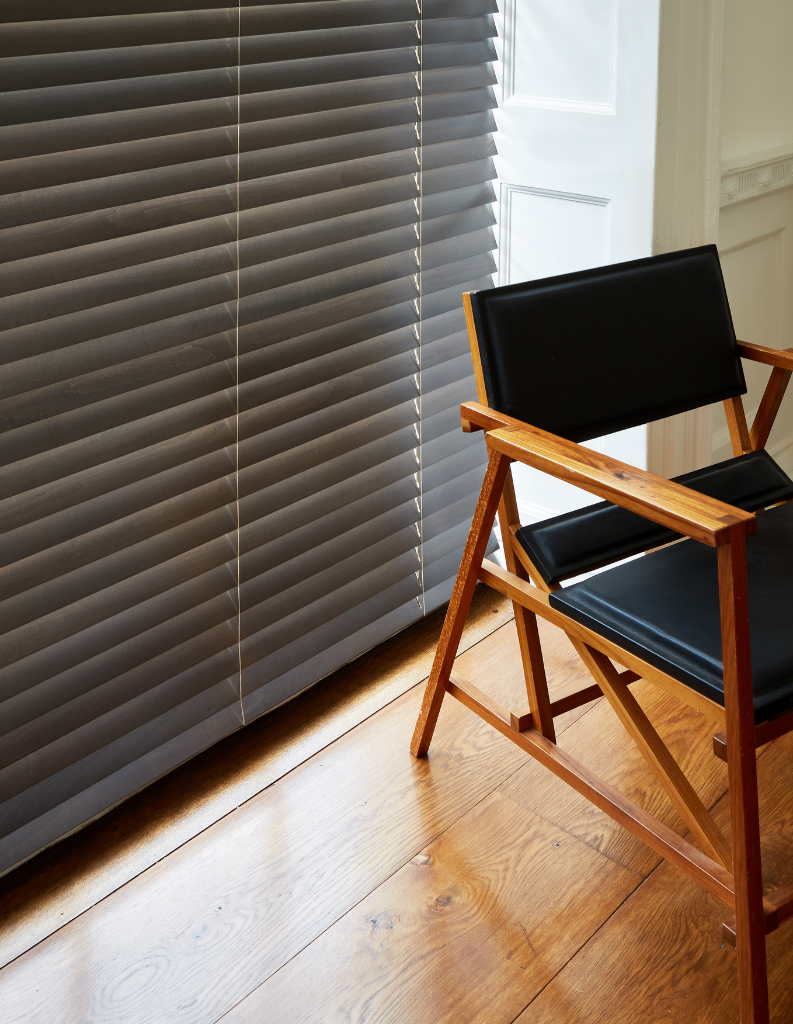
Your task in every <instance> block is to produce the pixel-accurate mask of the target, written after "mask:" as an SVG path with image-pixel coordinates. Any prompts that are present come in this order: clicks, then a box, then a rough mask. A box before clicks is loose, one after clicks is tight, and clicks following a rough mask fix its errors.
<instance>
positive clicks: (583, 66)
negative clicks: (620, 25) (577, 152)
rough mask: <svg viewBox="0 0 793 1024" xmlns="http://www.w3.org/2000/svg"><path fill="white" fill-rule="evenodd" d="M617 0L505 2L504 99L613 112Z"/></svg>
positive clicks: (590, 110)
mask: <svg viewBox="0 0 793 1024" xmlns="http://www.w3.org/2000/svg"><path fill="white" fill-rule="evenodd" d="M617 3H618V0H507V3H506V10H505V22H506V28H507V46H506V52H505V56H504V61H505V71H506V77H505V82H504V84H505V91H504V100H505V101H507V102H513V103H521V104H526V105H528V106H534V107H547V108H550V109H556V110H569V111H575V110H579V111H589V112H593V113H603V114H611V113H614V94H615V91H616V90H615V84H616V57H617V45H616V44H617V40H616V33H617Z"/></svg>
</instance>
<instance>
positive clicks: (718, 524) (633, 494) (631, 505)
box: [487, 424, 757, 547]
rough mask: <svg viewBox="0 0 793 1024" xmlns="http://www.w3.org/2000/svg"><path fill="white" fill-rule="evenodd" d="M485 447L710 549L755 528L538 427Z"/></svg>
mask: <svg viewBox="0 0 793 1024" xmlns="http://www.w3.org/2000/svg"><path fill="white" fill-rule="evenodd" d="M487 444H488V447H489V448H490V449H491V450H492V451H498V452H501V453H502V454H503V455H508V456H509V457H510V458H511V459H516V460H517V461H519V462H523V463H525V464H526V465H528V466H533V467H534V468H535V469H539V470H541V471H542V472H544V473H550V474H551V475H552V476H554V477H556V478H557V479H559V480H564V481H565V482H566V483H570V484H573V485H575V486H576V487H581V488H582V489H583V490H585V491H590V492H591V493H592V494H597V495H598V496H599V497H601V498H606V499H608V500H609V501H614V502H616V503H617V504H618V505H620V506H622V507H623V508H627V509H629V510H630V511H631V512H637V513H638V514H639V515H642V516H644V517H645V518H647V519H651V520H652V521H653V522H656V523H660V524H661V525H662V526H666V527H668V528H669V529H671V530H675V531H677V532H678V533H683V534H685V535H686V536H687V537H693V538H694V539H695V540H698V541H700V542H701V543H703V544H708V545H710V546H711V547H717V546H719V545H721V544H726V543H727V542H728V539H729V535H730V529H731V527H732V526H733V525H735V524H741V526H742V527H743V528H744V529H745V530H746V531H747V533H748V534H751V533H755V532H756V530H757V523H756V520H755V516H754V515H753V514H752V513H751V512H744V511H743V510H742V509H738V508H735V507H734V506H732V505H727V504H726V503H725V502H723V501H718V500H717V499H715V498H710V497H708V496H706V495H704V494H700V493H699V492H698V491H692V490H690V489H689V488H688V487H684V486H683V485H682V484H676V483H674V482H673V481H671V480H665V479H664V478H663V477H660V476H655V475H654V474H653V473H648V472H647V471H646V470H642V469H636V468H635V467H633V466H629V465H628V464H627V463H625V462H620V461H619V460H618V459H613V458H611V457H610V456H608V455H603V454H602V453H600V452H595V451H592V450H591V449H590V448H585V447H583V446H582V445H578V444H575V443H574V442H573V441H567V440H565V439H564V438H562V437H556V436H555V435H554V434H549V433H548V432H547V431H545V430H540V429H539V428H538V427H531V426H529V425H528V424H526V425H524V426H523V427H520V428H516V427H505V428H500V429H498V430H492V431H489V432H488V434H487Z"/></svg>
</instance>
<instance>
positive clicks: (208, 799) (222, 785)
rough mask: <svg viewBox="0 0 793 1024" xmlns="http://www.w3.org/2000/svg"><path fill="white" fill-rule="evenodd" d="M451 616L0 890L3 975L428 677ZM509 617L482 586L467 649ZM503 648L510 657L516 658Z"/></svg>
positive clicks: (127, 806) (158, 786)
mask: <svg viewBox="0 0 793 1024" xmlns="http://www.w3.org/2000/svg"><path fill="white" fill-rule="evenodd" d="M444 614H445V608H440V609H438V610H437V611H436V612H433V613H432V615H429V616H427V618H426V619H423V620H422V621H420V622H417V623H416V624H415V625H413V626H411V627H410V628H409V629H407V630H404V631H403V632H402V633H400V634H399V636H398V637H394V638H392V639H390V640H386V641H385V642H384V643H382V644H380V645H379V646H378V647H376V648H375V649H374V650H372V651H370V652H369V653H368V654H365V655H363V656H362V657H361V658H358V659H357V660H356V661H355V662H353V663H352V664H351V665H346V666H344V667H343V668H341V669H339V670H338V671H337V672H334V673H333V674H332V675H331V676H329V677H328V678H327V679H324V680H322V682H320V683H318V684H317V685H316V686H314V687H312V689H311V690H309V691H306V692H305V693H303V694H301V695H300V696H299V697H297V698H295V699H294V700H293V701H291V702H289V703H288V704H285V705H284V706H283V707H281V708H278V709H277V710H275V711H273V712H271V713H270V714H269V715H267V716H266V717H264V718H262V719H261V720H260V721H258V722H254V723H253V724H251V725H249V726H248V727H247V729H245V730H243V731H242V732H241V733H238V734H237V735H235V736H232V737H230V738H229V739H228V740H224V741H223V742H221V743H219V744H217V745H216V746H214V747H212V748H211V749H210V750H207V751H205V752H204V753H203V754H200V755H199V756H198V757H196V758H193V759H192V760H191V761H190V762H189V763H188V764H185V765H182V766H181V767H180V768H177V769H176V770H175V771H173V772H172V773H171V774H170V775H168V776H166V777H165V778H164V779H161V780H159V782H157V783H155V784H154V786H151V787H149V788H147V789H146V790H145V791H144V792H143V793H140V794H138V795H136V796H134V797H132V798H131V799H130V800H128V801H126V802H125V803H124V804H122V805H121V806H120V807H117V808H116V809H114V810H113V811H111V812H109V813H108V814H106V815H105V816H104V817H103V818H101V819H100V820H99V821H96V822H93V823H92V824H90V825H88V826H87V827H86V828H85V829H83V830H82V831H81V832H79V833H77V834H76V835H74V836H71V837H69V838H68V839H66V840H63V841H62V842H60V843H58V844H57V845H56V846H55V847H53V848H52V849H50V850H46V851H44V852H43V853H41V854H39V855H38V856H37V857H36V858H34V859H33V860H32V861H30V862H28V863H27V864H26V865H24V866H23V867H21V868H18V869H17V870H16V871H14V872H13V873H12V874H10V875H7V876H6V877H5V878H4V879H2V880H0V953H1V954H2V956H0V967H2V966H3V964H5V963H7V962H9V961H11V960H13V959H14V958H15V957H17V956H20V955H21V954H22V953H24V952H25V950H27V949H30V948H31V947H32V946H34V945H35V944H36V943H38V942H41V941H42V940H43V939H45V938H46V937H47V936H48V935H50V934H52V933H53V932H54V931H56V930H57V929H59V928H61V927H63V926H64V925H65V924H68V922H69V921H71V920H73V919H74V918H75V917H77V916H78V915H79V914H82V913H83V912H84V911H86V910H88V909H89V908H90V907H91V906H93V905H94V904H95V903H98V902H99V901H100V900H102V899H104V898H105V897H106V896H108V895H109V894H110V893H112V892H113V891H114V890H115V889H117V888H119V887H120V886H122V885H124V884H125V883H126V882H128V881H130V880H131V879H133V878H135V877H136V876H137V875H139V874H141V872H143V871H145V870H146V869H147V868H149V867H151V866H152V865H153V864H156V863H157V862H158V861H160V860H161V859H162V858H163V857H166V856H167V855H168V854H170V853H171V852H173V851H174V850H176V849H177V848H178V847H180V846H182V844H184V843H186V842H188V841H189V840H190V839H192V838H193V837H194V836H196V835H198V834H199V833H201V832H202V831H203V830H204V829H206V828H208V827H210V826H211V825H212V824H213V823H214V822H217V821H219V820H220V819H221V818H223V817H224V816H225V815H227V814H229V812H231V811H233V810H234V809H235V808H236V807H238V806H239V805H240V804H242V803H244V802H245V801H246V800H249V799H250V798H251V797H253V796H254V795H255V794H256V793H259V792H261V791H262V790H263V789H265V788H266V787H267V786H269V785H271V784H272V783H273V782H275V781H276V779H278V778H281V777H283V776H284V775H286V774H287V772H289V771H291V770H292V769H293V768H295V767H296V766H297V765H299V764H300V763H301V762H302V761H304V760H306V759H307V758H308V757H311V755H312V754H315V753H316V752H317V751H318V750H321V749H322V748H323V747H325V746H327V745H328V744H329V743H332V742H333V741H334V740H336V739H338V737H339V736H341V735H342V734H344V733H345V732H347V731H348V730H350V729H352V728H354V727H355V726H356V725H358V724H359V723H360V722H362V721H364V720H365V719H366V718H368V717H369V716H371V715H372V714H374V713H375V712H377V711H379V710H380V709H381V708H383V707H385V706H386V704H388V703H390V702H391V701H392V700H394V699H395V698H397V697H399V696H401V694H403V693H405V692H406V691H407V690H409V689H410V688H411V687H412V686H415V685H416V683H418V682H419V680H421V679H422V678H424V677H426V675H427V673H428V672H429V669H430V666H431V664H432V659H433V656H434V654H435V647H436V645H437V642H438V635H439V634H440V630H441V626H442V624H443V617H444ZM511 614H512V607H511V604H510V602H509V601H507V600H506V599H504V598H503V597H501V596H500V595H498V594H496V593H495V591H493V590H490V589H489V588H487V587H484V586H481V587H478V588H477V590H476V593H475V595H474V599H473V601H472V604H471V613H470V615H469V617H468V622H467V624H466V628H465V631H464V632H463V637H462V640H461V641H460V648H461V650H467V649H468V648H469V647H471V646H473V645H474V644H476V643H478V642H479V641H480V640H481V639H482V638H483V637H484V636H487V635H488V634H489V633H491V632H493V631H494V630H495V629H497V628H498V627H499V626H501V625H503V624H504V622H506V621H507V620H508V619H509V618H510V617H511ZM499 649H503V650H504V652H505V656H507V657H509V652H510V651H511V648H508V647H506V648H505V647H504V645H503V644H502V645H501V647H500V648H499ZM517 693H518V694H519V689H518V690H517Z"/></svg>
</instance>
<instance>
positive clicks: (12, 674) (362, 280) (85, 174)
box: [0, 0, 495, 871]
mask: <svg viewBox="0 0 793 1024" xmlns="http://www.w3.org/2000/svg"><path fill="white" fill-rule="evenodd" d="M183 6H184V4H183ZM177 8H178V4H177V3H174V2H167V0H160V2H155V0H115V2H112V3H111V2H110V0H61V2H58V3H56V2H54V0H26V2H24V3H16V2H8V3H6V4H5V5H4V7H3V14H4V16H5V19H6V23H5V24H4V25H3V26H2V28H0V44H1V45H2V57H1V58H0V76H2V89H3V95H2V97H0V115H1V116H2V125H3V127H2V128H0V153H2V156H3V161H2V163H1V164H0V182H1V184H0V191H1V192H2V193H3V197H2V199H0V261H2V262H1V263H0V310H1V311H2V312H1V313H0V320H1V326H2V328H3V330H2V333H0V352H1V353H2V355H1V356H0V361H1V362H2V373H1V374H0V430H1V431H2V433H1V434H0V523H1V524H2V531H3V532H2V538H0V559H2V561H0V565H2V567H3V568H2V571H1V572H0V619H1V621H2V627H1V628H2V635H0V731H1V732H2V740H1V741H0V800H2V803H0V836H2V838H0V871H2V870H4V869H6V868H8V867H10V866H11V865H13V864H14V863H16V862H18V861H19V860H21V859H23V858H25V857H27V856H29V855H30V854H31V853H33V852H35V851H36V850H38V849H40V848H41V847H42V846H44V845H46V844H47V843H48V842H51V841H52V840H54V839H56V838H57V837H59V836H61V835H63V834H64V833H66V832H67V831H69V830H70V829H72V828H74V827H76V826H78V825H79V824H81V823H82V822H84V821H86V820H87V819H89V818H90V817H92V816H94V815H95V814H97V813H100V812H101V811H103V810H105V809H106V808H108V807H109V806H112V805H113V804H114V803H116V802H117V801H118V800H120V799H123V798H124V797H125V796H127V795H129V794H130V793H131V792H133V791H135V790H136V789H139V788H140V787H141V786H143V785H145V784H146V783H148V782H150V781H151V780H152V779H154V778H156V777H157V776H159V775H161V774H163V772H165V771H168V770H169V769H170V768H172V767H174V766H175V765H177V764H179V763H180V762H182V761H184V760H185V759H186V758H188V757H190V756H191V755H192V754H194V753H196V752H197V751H199V750H201V749H203V748H205V747H206V746H208V745H209V744H211V743H212V742H214V741H216V740H217V739H219V738H220V737H222V736H224V735H227V734H228V733H230V732H232V731H233V730H234V729H236V728H239V727H240V726H241V725H242V724H244V722H246V721H250V720H251V719H252V718H254V717H255V716H257V715H258V714H261V713H262V712H264V711H266V710H268V709H269V708H271V707H273V706H274V705H276V704H278V703H280V702H281V701H283V700H284V699H286V698H287V697H289V696H291V695H292V694H294V693H295V692H297V691H299V690H301V689H303V688H304V687H305V686H308V685H310V684H311V683H312V682H314V681H315V680H316V679H318V678H320V677H321V676H323V675H325V674H327V673H328V672H330V671H332V670H333V669H335V668H336V667H338V666H339V665H340V664H343V663H344V662H345V661H348V660H350V659H351V658H353V657H355V656H356V655H358V654H360V653H361V652H363V651H364V650H366V649H367V648H369V647H371V646H372V645H374V644H375V643H377V642H378V641H380V640H382V639H383V638H385V637H386V636H388V635H390V634H392V633H394V632H396V631H397V630H398V629H400V628H401V627H403V626H404V625H407V624H408V623H409V622H411V621H413V620H414V619H416V618H417V617H419V616H420V615H421V614H423V613H424V612H426V611H429V610H431V609H432V608H434V607H436V606H437V605H439V604H441V603H443V601H445V600H447V599H448V597H449V594H450V592H451V587H452V584H453V580H454V575H455V573H456V569H457V565H458V564H459V559H460V554H461V549H462V545H463V543H464V540H465V535H466V533H467V529H468V525H469V523H470V517H471V514H472V510H473V505H474V503H475V499H476V493H477V491H478V487H479V484H480V482H481V478H482V475H483V467H484V448H483V445H482V443H481V438H480V439H479V440H478V441H477V440H476V438H474V439H472V438H471V437H468V436H466V435H463V434H462V432H461V431H460V429H459V413H458V409H457V406H458V404H459V402H460V401H461V400H462V399H465V398H470V397H472V396H473V395H474V394H475V388H474V385H473V380H472V370H471V363H470V356H469V354H468V346H467V341H466V337H465V325H464V319H463V316H462V312H461V303H460V295H461V292H462V291H463V290H466V289H469V288H472V287H482V286H486V285H488V284H489V283H490V277H489V275H490V273H491V272H492V270H493V262H492V256H491V254H490V250H491V249H492V248H493V245H494V241H493V234H492V230H491V225H492V223H493V217H492V213H491V210H490V205H489V204H490V203H492V202H493V200H494V194H493V191H492V186H491V185H490V180H491V179H492V178H493V177H494V170H493V165H492V162H491V157H492V155H493V152H494V149H493V143H492V141H491V138H490V134H489V133H490V132H491V131H492V130H493V128H494V123H493V120H492V113H491V108H492V107H494V106H495V101H494V98H493V93H492V90H491V86H492V84H493V82H494V78H493V73H492V69H491V67H490V63H489V62H490V61H491V60H493V59H494V58H495V53H494V50H493V45H492V36H493V35H494V29H493V23H492V19H491V17H490V15H491V14H492V12H493V11H494V10H495V8H494V6H493V5H492V3H491V2H490V0H456V2H455V3H451V2H449V0H424V3H423V11H422V12H419V11H418V8H417V6H416V2H415V0H410V2H408V0H318V2H309V3H288V4H268V5H256V6H254V5H244V6H242V7H227V8H217V7H210V6H209V4H207V3H192V4H191V5H190V8H189V9H188V10H180V9H177Z"/></svg>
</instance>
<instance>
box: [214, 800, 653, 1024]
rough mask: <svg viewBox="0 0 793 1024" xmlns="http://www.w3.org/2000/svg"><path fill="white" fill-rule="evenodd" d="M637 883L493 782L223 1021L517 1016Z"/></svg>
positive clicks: (390, 1021)
mask: <svg viewBox="0 0 793 1024" xmlns="http://www.w3.org/2000/svg"><path fill="white" fill-rule="evenodd" d="M640 882H641V878H640V876H638V875H635V874H634V873H632V872H629V871H627V870H625V869H624V868H622V867H620V866H619V865H617V864H616V863H615V862H614V861H610V860H608V859H607V858H605V857H602V856H601V855H600V854H598V853H596V852H595V851H594V850H592V848H591V847H589V846H586V845H585V844H583V843H580V842H578V840H576V839H574V838H573V837H571V836H570V835H569V834H567V833H565V832H562V831H561V830H559V829H556V828H554V826H553V825H551V824H550V823H549V822H548V821H546V820H544V819H542V818H540V817H538V816H537V815H535V814H532V813H531V812H530V811H527V810H525V809H523V808H521V807H519V806H518V805H517V804H515V803H514V802H513V801H512V800H509V799H508V798H506V797H503V796H501V795H500V794H498V793H495V794H493V795H491V796H490V797H488V798H487V799H486V800H484V801H482V803H480V804H479V805H478V806H476V807H475V808H473V809H472V810H471V811H469V812H468V813H467V814H466V815H465V816H464V817H462V818H461V819H460V820H459V821H457V822H456V823H455V824H454V825H453V826H452V827H451V828H450V829H449V830H448V831H447V832H445V833H444V834H443V835H442V836H441V837H440V838H439V839H437V840H436V841H435V842H434V843H432V844H431V845H430V846H428V847H427V848H426V849H425V850H424V851H423V852H422V853H421V854H420V855H419V856H417V857H415V858H413V860H412V861H411V862H410V863H408V864H406V865H405V867H403V868H402V869H401V870H400V871H398V872H397V873H396V874H395V875H394V876H393V877H391V878H389V879H388V880H387V881H386V882H384V883H383V884H382V885H381V886H380V887H379V888H378V889H376V890H375V892H373V893H372V894H371V895H370V896H368V897H367V898H366V899H364V900H363V901H362V902H361V903H360V904H359V905H358V906H356V907H355V908H354V909H353V910H352V911H350V913H348V914H347V915H346V916H345V917H344V918H343V919H342V920H340V921H339V922H337V923H336V924H335V925H334V926H333V927H332V928H330V929H329V930H328V931H326V932H325V933H324V934H323V935H322V936H320V937H319V938H318V939H317V940H316V941H315V942H313V943H312V944H311V945H310V946H309V947H308V948H307V949H305V950H303V952H302V953H300V955H299V956H297V957H295V958H294V959H293V960H291V961H290V962H289V963H288V964H286V966H285V967H283V968H282V969H281V970H280V971H278V973H277V974H275V975H273V977H271V978H270V979H269V981H267V982H266V983H265V984H264V985H262V986H261V987H260V988H258V989H257V990H256V991H255V992H253V993H252V994H251V995H250V996H248V998H247V999H245V1000H244V1001H243V1002H242V1003H240V1004H239V1005H238V1006H237V1007H235V1009H233V1010H232V1011H231V1012H230V1013H229V1014H228V1015H227V1016H226V1017H224V1018H223V1024H260V1022H262V1021H278V1024H315V1022H317V1021H322V1022H323V1024H342V1022H344V1024H347V1022H353V1021H355V1022H363V1021H378V1022H380V1024H402V1022H408V1021H410V1022H413V1021H416V1022H418V1021H421V1022H424V1021H427V1022H433V1024H461V1022H465V1024H511V1022H512V1021H513V1020H514V1019H515V1016H516V1015H517V1014H519V1013H520V1012H521V1010H522V1009H523V1007H524V1006H525V1005H526V1003H527V1002H528V1001H529V1000H530V999H531V998H532V997H533V996H534V995H536V993H537V992H538V991H540V989H541V988H543V987H544V986H545V985H547V984H548V982H549V981H550V980H551V978H552V977H553V976H554V974H555V973H556V972H557V971H558V970H559V969H560V968H561V967H562V965H563V964H564V963H565V962H566V961H567V960H569V959H570V957H571V956H572V955H573V954H574V953H575V952H576V950H577V949H579V948H580V946H581V945H582V944H583V943H584V942H585V941H586V940H587V939H588V938H589V937H590V936H591V935H592V934H593V933H594V931H595V930H596V929H597V928H598V927H599V926H600V924H601V923H602V922H603V921H604V920H605V919H606V918H607V917H608V916H609V915H610V914H611V913H613V911H614V910H615V909H616V908H617V907H618V906H619V905H620V904H621V903H622V902H623V901H624V900H625V899H626V897H627V896H628V895H629V894H630V893H631V892H632V891H633V890H634V889H635V888H636V886H637V885H638V884H640Z"/></svg>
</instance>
